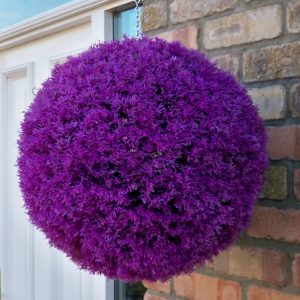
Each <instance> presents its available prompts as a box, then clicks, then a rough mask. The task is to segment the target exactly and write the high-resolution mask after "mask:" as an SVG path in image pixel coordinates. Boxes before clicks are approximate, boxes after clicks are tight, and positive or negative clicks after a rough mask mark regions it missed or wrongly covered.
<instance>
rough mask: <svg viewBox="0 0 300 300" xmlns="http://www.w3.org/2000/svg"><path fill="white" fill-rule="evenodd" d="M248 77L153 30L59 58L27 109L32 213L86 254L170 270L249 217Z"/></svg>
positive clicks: (83, 262)
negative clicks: (152, 35)
mask: <svg viewBox="0 0 300 300" xmlns="http://www.w3.org/2000/svg"><path fill="white" fill-rule="evenodd" d="M265 143H266V137H265V129H264V126H263V122H262V121H261V119H260V118H259V117H258V115H257V110H256V108H255V107H254V106H253V104H252V101H251V99H250V97H249V96H248V95H247V93H246V91H245V89H244V88H243V87H241V86H240V85H239V84H238V83H237V82H236V81H235V79H234V78H233V77H232V76H231V75H230V74H229V73H227V72H224V71H221V70H220V69H218V68H217V67H216V66H215V65H213V64H212V63H210V62H209V61H208V60H207V58H205V57H204V55H202V54H201V53H199V52H198V51H196V50H188V49H186V48H184V47H182V46H181V45H180V44H179V43H167V42H165V41H163V40H160V39H154V40H150V39H148V38H146V37H144V38H142V39H139V40H136V39H125V40H124V41H122V42H119V41H114V42H110V43H104V44H96V45H94V46H92V47H91V48H90V49H89V50H88V51H86V52H84V53H82V54H81V55H79V56H78V57H72V58H69V59H68V61H67V62H66V63H64V64H63V65H58V66H56V67H55V69H54V71H53V73H52V76H51V78H49V79H48V80H47V81H46V82H45V83H44V84H43V87H42V88H41V90H40V91H39V92H38V94H37V96H36V98H35V100H34V102H33V103H32V105H31V106H30V108H29V110H28V111H27V113H26V115H25V119H24V122H23V124H22V131H21V136H20V140H19V149H20V157H19V161H18V165H19V174H20V185H21V189H22V191H23V194H24V200H25V206H26V208H27V211H28V214H29V216H30V219H31V221H32V222H33V223H34V224H35V225H36V226H37V227H38V228H40V229H41V230H42V231H43V232H44V233H45V234H46V237H47V238H48V240H49V241H50V243H51V245H53V246H55V247H57V248H58V249H61V250H62V251H64V252H65V253H66V254H67V255H68V256H69V257H70V258H71V259H72V260H73V261H74V262H75V263H77V264H78V265H79V266H80V267H81V268H83V269H88V270H89V271H91V272H95V273H103V274H105V275H106V276H108V277H110V278H120V279H123V280H127V281H135V280H143V279H147V280H166V279H168V278H169V277H171V276H173V275H176V274H179V273H182V272H189V271H191V270H192V269H193V267H194V266H195V265H196V264H203V263H204V262H205V261H206V260H209V259H211V258H212V257H213V256H214V255H216V254H218V253H219V251H221V250H223V249H225V248H227V247H228V246H229V245H230V244H232V242H233V241H234V240H235V239H236V238H237V237H238V236H239V234H240V233H241V231H242V230H243V229H245V227H246V226H247V224H248V222H249V219H250V216H251V211H252V207H253V204H254V202H255V200H256V197H257V196H258V193H259V190H260V188H261V185H262V179H263V172H264V170H265V168H266V164H267V162H266V161H267V159H266V152H265Z"/></svg>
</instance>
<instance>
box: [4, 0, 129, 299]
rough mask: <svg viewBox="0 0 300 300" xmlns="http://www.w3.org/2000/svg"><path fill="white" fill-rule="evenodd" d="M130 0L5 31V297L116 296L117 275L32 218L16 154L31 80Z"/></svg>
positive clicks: (103, 31) (95, 34) (94, 4)
mask: <svg viewBox="0 0 300 300" xmlns="http://www.w3.org/2000/svg"><path fill="white" fill-rule="evenodd" d="M127 2H129V1H128V0H120V1H107V0H89V1H80V0H78V1H75V2H74V5H73V4H70V5H66V6H65V8H64V9H62V8H59V9H57V10H56V11H52V12H49V13H48V14H45V15H44V16H39V17H37V18H35V19H32V20H30V21H28V22H25V23H24V24H21V25H20V26H19V27H18V26H16V28H12V29H11V30H8V31H7V32H5V31H4V32H2V33H1V32H0V83H1V85H0V268H1V282H0V288H1V295H0V300H113V293H112V290H113V285H112V282H108V281H107V280H106V278H105V277H104V276H96V275H90V274H89V273H87V272H85V271H80V270H79V269H78V268H77V266H76V265H75V264H74V263H73V262H71V261H70V260H69V259H68V258H66V257H65V255H64V254H63V253H61V252H59V251H57V250H56V249H54V248H51V247H50V246H49V244H48V242H47V240H46V239H45V237H44V235H43V233H41V232H40V231H38V230H36V229H35V228H34V227H33V226H32V225H31V224H30V223H29V221H28V217H27V215H26V213H25V210H24V208H23V200H22V197H21V194H20V190H19V187H18V176H17V168H16V159H17V155H18V152H17V139H18V131H19V127H20V122H21V120H22V118H23V112H24V110H25V109H26V107H27V106H28V105H29V103H30V101H32V98H33V90H34V88H39V87H40V86H41V84H42V82H43V81H44V80H45V79H46V78H47V77H48V76H49V74H50V70H51V67H52V66H53V65H54V64H55V63H57V62H61V61H63V60H64V59H65V58H66V56H68V55H70V54H74V53H76V52H79V51H80V50H82V49H86V48H88V47H89V45H90V44H92V43H93V42H95V41H96V40H105V39H107V37H106V36H109V34H111V31H112V30H111V29H112V13H111V10H112V9H113V8H114V7H116V6H119V5H122V4H124V3H127ZM101 3H104V4H105V6H104V4H101ZM56 20H57V21H56ZM30 26H32V30H31V29H30ZM20 32H24V34H20ZM1 37H3V39H1Z"/></svg>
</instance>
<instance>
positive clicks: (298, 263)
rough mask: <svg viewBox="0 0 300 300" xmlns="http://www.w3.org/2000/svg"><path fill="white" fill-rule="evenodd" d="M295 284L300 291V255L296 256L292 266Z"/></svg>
mask: <svg viewBox="0 0 300 300" xmlns="http://www.w3.org/2000/svg"><path fill="white" fill-rule="evenodd" d="M292 270H293V284H294V286H295V287H296V288H298V289H300V253H298V254H296V255H295V257H294V260H293V264H292Z"/></svg>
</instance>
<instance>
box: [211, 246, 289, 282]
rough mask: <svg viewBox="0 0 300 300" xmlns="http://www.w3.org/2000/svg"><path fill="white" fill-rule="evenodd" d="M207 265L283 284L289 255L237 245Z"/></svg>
mask: <svg viewBox="0 0 300 300" xmlns="http://www.w3.org/2000/svg"><path fill="white" fill-rule="evenodd" d="M206 267H207V268H209V269H212V270H214V271H216V272H220V273H225V274H230V275H235V276H240V277H246V278H250V279H257V280H262V281H267V282H268V283H271V284H274V285H279V286H282V285H284V284H285V282H286V276H287V256H286V255H285V254H281V253H278V252H275V251H271V250H267V249H260V248H252V247H236V246H235V247H232V248H231V249H230V250H229V251H225V252H222V253H221V254H220V255H219V256H217V257H216V258H215V259H214V261H213V263H210V264H207V265H206Z"/></svg>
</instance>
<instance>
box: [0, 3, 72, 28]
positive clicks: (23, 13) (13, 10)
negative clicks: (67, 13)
mask: <svg viewBox="0 0 300 300" xmlns="http://www.w3.org/2000/svg"><path fill="white" fill-rule="evenodd" d="M68 2H71V0H47V1H42V0H3V1H0V30H1V29H3V28H5V27H8V26H11V25H13V24H15V23H18V22H20V21H23V20H25V19H28V18H30V17H33V16H35V15H38V14H40V13H42V12H45V11H47V10H49V9H52V8H54V7H56V6H59V5H61V4H65V3H68Z"/></svg>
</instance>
